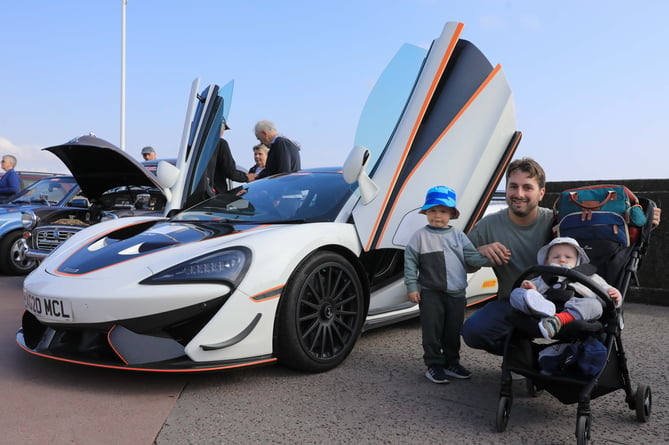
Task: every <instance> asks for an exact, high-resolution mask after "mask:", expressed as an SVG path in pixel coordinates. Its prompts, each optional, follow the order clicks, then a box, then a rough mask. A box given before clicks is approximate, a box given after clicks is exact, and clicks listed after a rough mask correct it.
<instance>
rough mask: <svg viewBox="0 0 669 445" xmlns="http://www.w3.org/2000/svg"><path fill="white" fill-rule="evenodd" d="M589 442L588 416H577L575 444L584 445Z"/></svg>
mask: <svg viewBox="0 0 669 445" xmlns="http://www.w3.org/2000/svg"><path fill="white" fill-rule="evenodd" d="M589 440H590V416H578V418H577V419H576V443H577V444H578V445H586V444H587V443H588V441H589Z"/></svg>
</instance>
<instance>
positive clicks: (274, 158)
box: [254, 120, 301, 179]
mask: <svg viewBox="0 0 669 445" xmlns="http://www.w3.org/2000/svg"><path fill="white" fill-rule="evenodd" d="M254 131H255V136H256V138H257V139H258V140H259V141H260V142H261V143H262V144H265V145H266V146H267V147H268V148H269V154H268V155H267V164H266V165H265V168H264V169H263V171H262V172H260V174H259V175H258V177H257V178H258V179H260V178H264V177H266V176H271V175H275V174H277V173H290V172H296V171H298V170H299V169H300V168H301V161H300V148H299V147H298V146H297V145H296V144H295V143H294V142H293V141H291V140H290V139H288V138H285V137H283V136H279V132H278V131H277V129H276V126H275V125H274V123H273V122H271V121H267V120H265V121H260V122H258V123H257V124H256V125H255V128H254Z"/></svg>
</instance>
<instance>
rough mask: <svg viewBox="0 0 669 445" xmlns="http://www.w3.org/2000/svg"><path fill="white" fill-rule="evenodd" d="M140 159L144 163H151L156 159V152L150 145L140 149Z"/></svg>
mask: <svg viewBox="0 0 669 445" xmlns="http://www.w3.org/2000/svg"><path fill="white" fill-rule="evenodd" d="M142 157H143V158H144V160H145V161H153V160H154V159H156V151H155V150H154V149H153V147H151V146H150V145H147V146H146V147H144V148H142Z"/></svg>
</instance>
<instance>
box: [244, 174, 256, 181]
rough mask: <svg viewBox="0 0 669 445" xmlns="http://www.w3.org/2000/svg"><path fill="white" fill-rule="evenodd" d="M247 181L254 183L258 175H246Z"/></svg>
mask: <svg viewBox="0 0 669 445" xmlns="http://www.w3.org/2000/svg"><path fill="white" fill-rule="evenodd" d="M246 180H247V181H248V182H252V181H255V180H256V174H255V173H247V174H246Z"/></svg>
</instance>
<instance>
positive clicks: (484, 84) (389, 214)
mask: <svg viewBox="0 0 669 445" xmlns="http://www.w3.org/2000/svg"><path fill="white" fill-rule="evenodd" d="M501 69H502V67H501V66H500V65H497V66H496V67H495V68H494V69H493V70H492V71H491V72H490V74H489V75H488V77H487V78H486V79H485V80H484V81H483V83H482V84H481V86H479V88H478V89H477V90H476V92H475V93H474V94H473V95H472V97H470V98H469V100H468V101H467V102H466V103H465V104H464V106H463V107H462V108H461V109H460V111H459V112H458V114H456V115H455V117H454V118H453V120H452V121H451V122H450V123H449V124H448V126H447V127H446V128H445V129H444V131H443V132H442V133H441V135H439V137H438V138H437V140H436V141H435V142H434V144H432V146H431V147H430V148H429V149H428V150H427V151H426V152H425V154H424V155H423V157H422V158H421V159H420V161H418V162H417V163H416V166H415V167H414V168H413V170H411V172H410V173H409V174H408V175H407V178H406V181H405V182H404V184H402V186H401V187H400V191H399V194H400V195H401V194H402V191H403V190H404V188H405V187H406V185H407V184H408V183H409V181H410V180H411V177H412V176H413V175H414V173H416V170H418V167H420V166H421V164H423V162H424V161H425V160H426V158H427V157H428V156H429V155H430V153H431V152H432V150H434V148H435V147H436V146H437V144H438V143H439V141H441V140H442V139H443V138H444V136H446V133H448V132H449V131H450V129H451V128H453V126H454V125H455V123H456V122H457V121H458V120H459V119H460V117H462V115H463V114H464V113H465V111H467V109H468V108H469V107H470V106H471V104H472V103H473V102H474V100H476V98H477V97H478V96H479V95H480V94H481V92H482V91H483V90H484V89H485V88H486V87H487V86H488V84H489V83H490V82H491V81H492V79H493V78H494V77H495V76H496V75H497V73H499V72H500V70H501ZM396 204H397V201H395V202H393V204H392V206H391V208H390V212H389V213H388V218H387V219H386V222H385V223H384V225H383V228H382V229H381V236H379V240H378V241H377V244H376V247H378V245H379V244H380V243H381V239H382V238H383V235H384V234H385V232H386V228H387V227H388V221H390V216H391V215H392V214H393V212H394V211H395V205H396ZM384 208H385V205H384Z"/></svg>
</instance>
